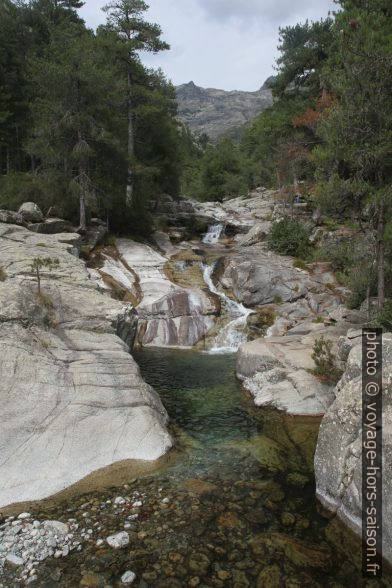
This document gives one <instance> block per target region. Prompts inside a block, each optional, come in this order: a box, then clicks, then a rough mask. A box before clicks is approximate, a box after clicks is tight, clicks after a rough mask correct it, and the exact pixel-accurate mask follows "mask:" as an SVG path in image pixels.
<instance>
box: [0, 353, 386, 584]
mask: <svg viewBox="0 0 392 588" xmlns="http://www.w3.org/2000/svg"><path fill="white" fill-rule="evenodd" d="M134 356H135V359H136V361H137V362H138V363H139V365H140V368H141V371H142V374H143V376H144V378H145V380H146V381H147V382H148V383H150V384H151V385H152V386H153V387H154V388H155V389H156V390H157V392H158V393H159V394H160V396H161V398H162V401H163V403H164V405H165V407H166V409H167V411H168V413H169V415H170V420H171V424H170V428H171V431H172V434H173V436H174V437H175V442H176V448H175V450H173V452H172V454H169V458H170V455H173V458H171V459H168V460H167V462H164V463H163V465H162V464H161V465H160V467H159V469H157V470H156V471H155V472H152V473H149V474H145V475H139V476H138V477H137V478H136V479H135V477H134V475H131V474H129V476H128V478H127V477H125V479H124V476H123V478H122V480H121V484H120V482H119V481H118V480H117V479H116V478H115V477H113V478H112V480H111V481H110V483H109V484H108V487H106V488H101V489H96V490H94V488H90V490H89V491H88V492H87V493H84V494H83V495H82V496H80V495H79V496H78V495H75V496H74V497H73V498H72V497H67V498H66V499H64V500H60V501H58V502H57V503H56V504H54V505H53V504H49V503H45V502H43V503H41V504H40V505H38V506H37V507H35V509H34V510H33V511H32V512H34V516H36V517H37V518H39V519H41V520H42V519H44V518H56V519H59V520H63V521H64V522H66V521H67V519H68V518H69V517H70V516H72V517H73V518H74V519H76V521H77V522H78V524H79V525H80V528H82V527H86V528H87V527H89V528H91V529H97V531H94V534H93V536H92V539H91V541H87V542H86V543H84V545H83V549H82V550H81V552H80V553H72V554H71V555H69V556H68V557H67V558H64V559H63V560H54V559H53V558H52V559H50V560H47V561H46V562H44V563H43V564H42V565H40V566H39V569H38V581H37V582H36V583H35V585H36V586H39V587H40V588H54V587H57V586H60V587H64V588H73V587H78V586H81V587H87V588H88V587H89V586H90V587H93V588H94V587H96V588H111V587H112V588H117V587H119V586H121V585H122V584H121V576H122V574H123V573H124V572H125V571H127V570H132V571H133V572H135V574H136V580H135V582H134V583H133V584H132V586H135V587H136V588H189V587H190V588H192V587H194V588H196V587H198V588H226V587H227V588H253V587H254V588H302V587H307V588H319V587H324V586H325V587H327V588H344V587H349V588H354V587H357V586H365V587H366V588H375V587H376V586H391V585H392V583H391V581H390V579H388V578H385V579H384V581H383V582H362V578H361V575H360V572H359V571H358V570H359V566H360V544H359V541H358V540H357V539H356V538H355V537H353V536H352V535H351V534H349V533H347V531H346V530H345V529H344V528H343V526H342V525H341V524H339V523H338V521H337V520H336V519H332V520H328V519H327V518H324V517H323V516H321V513H320V512H319V507H318V505H317V501H316V499H315V487H314V477H313V455H314V449H315V443H316V439H317V431H318V428H319V420H318V419H305V418H293V417H288V416H285V415H282V414H280V413H278V412H277V411H273V410H262V409H256V408H255V407H254V405H253V403H252V400H251V398H249V396H248V395H247V394H246V393H245V392H244V391H243V390H242V389H241V386H240V384H239V383H238V381H237V380H236V378H235V357H234V356H233V355H228V356H224V355H208V354H205V353H196V352H186V351H172V350H143V351H139V352H135V353H134ZM97 434H99V432H97ZM124 484H125V485H124ZM134 490H137V492H139V493H140V495H141V497H142V502H143V505H142V506H141V507H140V508H139V509H138V514H137V518H136V519H132V523H131V528H130V530H129V531H128V532H129V535H130V543H129V545H128V546H127V547H126V548H124V549H121V550H113V549H111V548H109V547H108V546H107V545H106V544H105V543H104V544H103V545H102V546H100V547H97V545H96V539H97V537H101V538H105V537H107V536H108V535H110V534H112V533H115V532H118V531H121V530H122V529H123V528H124V524H125V523H127V521H129V519H128V518H127V515H129V513H130V512H132V510H131V511H129V510H127V508H124V509H122V508H118V509H115V508H113V506H112V505H113V503H114V498H115V497H117V496H119V495H120V496H126V495H127V494H129V495H130V494H131V493H132V492H133V491H134ZM108 504H109V506H107V505H108ZM6 585H7V586H8V585H9V586H15V587H16V586H18V585H17V584H13V583H11V582H10V583H9V584H6Z"/></svg>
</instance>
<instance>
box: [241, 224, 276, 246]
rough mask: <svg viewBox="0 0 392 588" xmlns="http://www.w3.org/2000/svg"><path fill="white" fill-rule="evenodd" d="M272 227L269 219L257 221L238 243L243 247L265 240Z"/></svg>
mask: <svg viewBox="0 0 392 588" xmlns="http://www.w3.org/2000/svg"><path fill="white" fill-rule="evenodd" d="M270 227H271V223H270V222H267V221H265V222H259V223H256V224H255V225H254V226H253V227H252V228H251V229H250V230H249V231H248V233H247V234H246V235H244V236H243V237H241V238H240V239H239V241H238V244H239V245H240V246H241V247H250V245H255V244H256V243H260V242H261V241H264V239H265V238H266V237H267V235H268V233H269V231H270Z"/></svg>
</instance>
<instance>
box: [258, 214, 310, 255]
mask: <svg viewBox="0 0 392 588" xmlns="http://www.w3.org/2000/svg"><path fill="white" fill-rule="evenodd" d="M309 235H310V232H309V230H308V229H306V228H305V227H304V225H303V224H301V223H300V222H298V221H297V220H293V219H291V218H289V217H285V218H284V219H283V220H281V221H277V222H274V223H273V224H272V227H271V231H270V234H269V236H268V244H269V246H270V248H271V249H272V250H273V251H276V252H277V253H280V254H281V255H292V256H300V257H306V255H307V254H308V253H309V250H310V244H309Z"/></svg>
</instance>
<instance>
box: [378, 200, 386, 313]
mask: <svg viewBox="0 0 392 588" xmlns="http://www.w3.org/2000/svg"><path fill="white" fill-rule="evenodd" d="M384 209H385V201H384V196H383V197H382V199H381V202H380V206H379V210H378V226H377V270H378V289H377V293H378V308H379V310H381V309H382V307H383V306H384V302H385V260H384V257H385V246H384V229H385V218H384V214H385V210H384Z"/></svg>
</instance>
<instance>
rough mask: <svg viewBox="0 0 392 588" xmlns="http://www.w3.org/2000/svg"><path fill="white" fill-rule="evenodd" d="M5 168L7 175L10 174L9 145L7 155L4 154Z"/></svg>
mask: <svg viewBox="0 0 392 588" xmlns="http://www.w3.org/2000/svg"><path fill="white" fill-rule="evenodd" d="M6 170H7V176H9V175H10V173H11V156H10V150H9V147H7V155H6Z"/></svg>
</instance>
